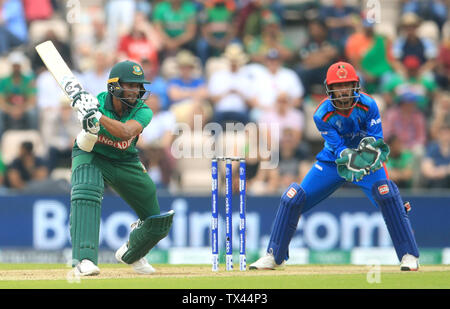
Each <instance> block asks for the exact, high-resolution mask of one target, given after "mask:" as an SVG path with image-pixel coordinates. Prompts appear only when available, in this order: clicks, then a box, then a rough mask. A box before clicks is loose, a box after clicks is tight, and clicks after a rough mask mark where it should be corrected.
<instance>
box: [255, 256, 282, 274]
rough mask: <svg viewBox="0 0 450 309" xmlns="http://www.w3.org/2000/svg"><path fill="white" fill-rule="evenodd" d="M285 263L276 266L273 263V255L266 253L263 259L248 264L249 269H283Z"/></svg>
mask: <svg viewBox="0 0 450 309" xmlns="http://www.w3.org/2000/svg"><path fill="white" fill-rule="evenodd" d="M284 264H285V261H283V263H281V264H280V265H278V264H277V263H275V258H274V257H273V254H270V253H267V254H266V255H264V256H263V257H261V258H259V260H257V261H256V262H255V263H253V264H250V266H249V269H250V270H253V269H281V268H283V267H284Z"/></svg>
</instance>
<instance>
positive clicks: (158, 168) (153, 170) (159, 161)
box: [141, 142, 175, 189]
mask: <svg viewBox="0 0 450 309" xmlns="http://www.w3.org/2000/svg"><path fill="white" fill-rule="evenodd" d="M167 154H168V153H167V152H166V151H165V149H164V147H163V146H162V145H160V144H159V143H158V142H154V143H151V144H148V145H146V146H145V148H144V149H143V150H142V151H141V161H142V163H143V164H144V166H145V168H146V170H147V173H148V174H149V175H150V177H152V180H153V182H154V183H155V186H156V187H157V188H158V189H168V188H169V185H170V181H171V178H172V173H173V171H174V166H175V165H174V161H173V160H171V159H172V158H171V157H168V156H167ZM169 154H170V152H169Z"/></svg>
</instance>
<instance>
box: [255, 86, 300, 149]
mask: <svg viewBox="0 0 450 309" xmlns="http://www.w3.org/2000/svg"><path fill="white" fill-rule="evenodd" d="M258 123H259V125H260V126H261V125H263V124H264V125H265V126H264V127H267V128H268V129H269V134H270V135H273V134H275V136H276V137H277V140H280V139H282V137H283V132H284V131H285V129H289V130H291V131H290V132H289V134H291V135H292V137H293V139H294V140H295V143H296V144H297V143H298V142H300V141H301V140H302V133H303V128H304V125H305V119H304V115H303V113H302V112H301V111H300V110H298V109H296V108H294V106H293V102H292V98H291V97H290V95H289V94H288V93H286V92H281V93H280V94H279V95H278V97H277V98H276V103H275V105H274V107H273V108H271V109H268V110H267V111H266V112H264V113H263V114H262V115H261V117H260V118H259V121H258ZM272 124H274V125H276V127H277V129H276V130H277V131H276V132H273V131H272V130H270V128H271V125H272ZM269 140H270V139H269Z"/></svg>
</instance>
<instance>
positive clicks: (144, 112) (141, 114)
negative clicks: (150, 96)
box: [133, 107, 153, 130]
mask: <svg viewBox="0 0 450 309" xmlns="http://www.w3.org/2000/svg"><path fill="white" fill-rule="evenodd" d="M152 118H153V111H152V110H151V109H150V108H148V107H144V108H140V109H139V110H137V112H136V114H135V116H134V117H133V120H136V121H137V122H139V123H140V124H141V126H142V130H144V129H145V127H146V126H148V124H149V123H150V121H151V120H152Z"/></svg>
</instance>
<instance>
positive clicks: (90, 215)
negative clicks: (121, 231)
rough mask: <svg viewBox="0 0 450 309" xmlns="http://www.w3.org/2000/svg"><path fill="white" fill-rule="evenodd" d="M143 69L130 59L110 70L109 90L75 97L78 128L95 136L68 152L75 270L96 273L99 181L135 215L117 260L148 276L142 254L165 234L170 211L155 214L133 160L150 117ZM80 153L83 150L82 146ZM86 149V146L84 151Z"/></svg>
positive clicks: (150, 188)
mask: <svg viewBox="0 0 450 309" xmlns="http://www.w3.org/2000/svg"><path fill="white" fill-rule="evenodd" d="M148 84H149V82H148V81H146V80H145V79H144V73H143V70H142V67H141V66H140V65H139V64H137V63H134V62H131V61H124V62H120V63H117V64H116V65H115V66H114V67H113V68H112V70H111V72H110V75H109V80H108V85H107V89H108V91H106V92H102V93H100V94H99V95H98V96H97V97H94V96H92V95H91V94H89V93H86V92H80V93H78V95H76V96H75V98H74V100H73V102H72V106H73V107H74V108H75V109H76V110H77V112H78V118H79V120H80V122H81V124H82V127H83V130H84V131H85V132H88V134H89V136H94V141H93V143H95V144H94V145H93V148H92V151H90V152H87V151H83V150H82V149H80V148H79V146H78V145H77V143H75V145H74V147H73V151H72V180H71V181H72V192H71V209H70V235H71V239H72V258H73V261H74V263H73V264H74V266H75V271H76V272H77V273H78V274H80V275H82V276H88V275H97V274H99V273H100V269H99V268H98V266H97V264H98V246H99V228H100V212H101V203H102V199H103V191H104V183H107V184H108V185H109V186H110V187H111V188H113V189H114V190H115V191H116V192H117V193H118V194H119V195H120V196H121V197H122V198H123V199H124V200H125V202H127V203H128V205H130V206H131V208H132V209H133V210H134V211H135V212H136V214H137V216H138V217H139V220H138V221H137V222H135V223H134V224H133V225H132V231H131V233H130V236H129V240H128V242H127V243H125V244H123V245H122V246H121V247H120V248H119V249H118V250H117V251H116V258H117V260H118V261H120V262H123V263H125V264H130V265H132V267H133V269H134V270H135V271H136V272H137V273H140V274H151V273H153V272H155V270H154V268H153V267H152V266H151V265H150V264H149V263H148V262H147V260H146V258H145V256H146V255H147V253H148V252H149V251H150V250H151V249H152V248H153V247H154V246H155V245H156V244H157V243H158V242H159V241H160V240H161V239H163V238H164V237H166V236H167V234H168V233H169V231H170V227H171V225H172V219H173V215H174V212H173V211H169V212H168V213H164V214H160V208H159V204H158V200H157V197H156V187H155V185H154V183H153V181H152V180H151V178H150V177H149V175H148V174H147V172H146V170H145V168H144V166H143V165H142V163H141V162H140V160H139V158H138V150H137V149H136V142H137V140H138V137H139V134H140V133H141V132H142V130H143V129H144V128H145V127H146V126H147V125H148V124H149V122H150V120H151V119H152V116H153V113H152V111H151V110H150V108H148V107H147V105H145V103H144V101H143V100H145V99H146V98H147V97H148V95H149V92H148V90H146V88H145V87H146V86H147V85H148ZM82 148H83V149H85V147H82ZM88 148H89V147H88Z"/></svg>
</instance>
